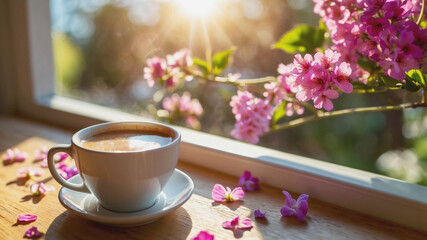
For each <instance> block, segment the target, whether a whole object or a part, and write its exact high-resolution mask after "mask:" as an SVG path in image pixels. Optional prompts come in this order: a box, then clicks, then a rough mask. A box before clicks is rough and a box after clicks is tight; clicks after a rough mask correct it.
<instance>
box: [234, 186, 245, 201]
mask: <svg viewBox="0 0 427 240" xmlns="http://www.w3.org/2000/svg"><path fill="white" fill-rule="evenodd" d="M231 197H232V198H233V199H234V200H239V199H242V198H244V197H245V192H244V191H243V189H242V188H241V187H237V188H235V189H234V190H233V191H232V192H231Z"/></svg>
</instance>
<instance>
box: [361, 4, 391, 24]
mask: <svg viewBox="0 0 427 240" xmlns="http://www.w3.org/2000/svg"><path fill="white" fill-rule="evenodd" d="M385 1H386V0H365V1H362V4H363V7H364V8H365V9H364V11H363V13H362V15H361V17H360V19H361V20H362V21H364V22H366V21H367V20H368V19H369V18H371V17H372V16H373V15H375V14H376V13H378V12H379V11H380V9H381V8H382V7H383V5H384V3H385Z"/></svg>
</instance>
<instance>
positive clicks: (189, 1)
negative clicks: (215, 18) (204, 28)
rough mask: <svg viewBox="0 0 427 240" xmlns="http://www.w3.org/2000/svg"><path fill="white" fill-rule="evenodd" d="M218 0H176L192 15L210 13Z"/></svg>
mask: <svg viewBox="0 0 427 240" xmlns="http://www.w3.org/2000/svg"><path fill="white" fill-rule="evenodd" d="M218 2H219V0H178V5H179V6H180V8H181V9H182V10H183V11H184V12H185V13H187V14H189V15H192V16H207V15H209V14H212V13H213V12H214V10H215V8H216V7H217V5H216V4H217V3H218Z"/></svg>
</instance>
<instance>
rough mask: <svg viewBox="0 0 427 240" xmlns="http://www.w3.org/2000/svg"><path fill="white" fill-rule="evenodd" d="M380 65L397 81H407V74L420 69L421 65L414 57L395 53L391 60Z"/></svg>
mask: <svg viewBox="0 0 427 240" xmlns="http://www.w3.org/2000/svg"><path fill="white" fill-rule="evenodd" d="M380 64H381V65H382V66H383V67H384V68H385V69H387V70H386V73H387V75H389V76H390V77H392V78H395V79H397V80H403V79H405V72H407V71H409V70H412V69H416V68H419V67H420V65H419V63H418V62H417V61H416V60H415V59H414V58H413V57H410V56H406V55H405V54H403V53H399V52H395V53H394V54H393V55H392V56H391V58H388V59H387V60H386V61H382V62H380Z"/></svg>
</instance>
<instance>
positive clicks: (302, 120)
mask: <svg viewBox="0 0 427 240" xmlns="http://www.w3.org/2000/svg"><path fill="white" fill-rule="evenodd" d="M417 107H427V103H404V104H400V105H394V106H375V107H363V108H352V109H343V110H337V111H332V112H323V111H320V110H319V111H318V112H317V114H316V115H311V116H307V117H301V118H298V119H295V120H292V121H289V122H286V123H282V124H279V125H276V126H274V127H272V128H271V130H270V131H269V132H267V133H266V134H269V133H272V132H275V131H279V130H284V129H287V128H291V127H295V126H299V125H302V124H304V123H308V122H312V121H315V120H320V119H324V118H329V117H336V116H341V115H346V114H350V113H362V112H378V111H391V110H401V109H407V108H417Z"/></svg>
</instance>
